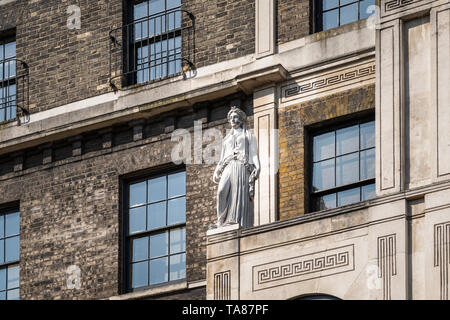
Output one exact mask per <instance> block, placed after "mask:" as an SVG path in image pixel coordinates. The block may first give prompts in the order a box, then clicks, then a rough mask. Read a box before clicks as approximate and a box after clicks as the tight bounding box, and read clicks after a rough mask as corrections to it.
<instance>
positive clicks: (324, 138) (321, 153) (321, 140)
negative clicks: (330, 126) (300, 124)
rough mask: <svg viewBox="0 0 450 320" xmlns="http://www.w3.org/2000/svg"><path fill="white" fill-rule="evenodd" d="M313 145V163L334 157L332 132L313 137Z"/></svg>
mask: <svg viewBox="0 0 450 320" xmlns="http://www.w3.org/2000/svg"><path fill="white" fill-rule="evenodd" d="M313 144H314V146H313V149H314V150H313V153H314V161H319V160H323V159H328V158H331V157H334V132H330V133H325V134H321V135H319V136H315V137H314V141H313Z"/></svg>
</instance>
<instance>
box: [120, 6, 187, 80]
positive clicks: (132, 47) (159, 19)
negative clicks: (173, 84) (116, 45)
mask: <svg viewBox="0 0 450 320" xmlns="http://www.w3.org/2000/svg"><path fill="white" fill-rule="evenodd" d="M132 13H133V14H132V25H131V26H130V27H129V28H128V30H126V32H127V33H128V34H127V36H128V38H129V39H130V38H131V41H130V42H129V53H130V54H132V55H133V57H127V59H128V61H127V64H128V67H129V69H130V71H132V73H131V74H129V76H128V80H129V82H130V83H143V82H148V81H154V80H158V79H162V78H166V77H169V76H171V75H175V74H177V73H180V72H181V46H182V43H181V23H182V21H181V20H182V12H181V0H147V1H135V2H133V7H132Z"/></svg>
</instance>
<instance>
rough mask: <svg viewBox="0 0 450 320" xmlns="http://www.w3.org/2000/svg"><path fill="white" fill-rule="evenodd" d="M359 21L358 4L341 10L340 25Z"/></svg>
mask: <svg viewBox="0 0 450 320" xmlns="http://www.w3.org/2000/svg"><path fill="white" fill-rule="evenodd" d="M357 20H358V3H355V4H352V5H349V6H346V7H343V8H341V21H340V25H341V26H342V25H344V24H347V23H350V22H353V21H357Z"/></svg>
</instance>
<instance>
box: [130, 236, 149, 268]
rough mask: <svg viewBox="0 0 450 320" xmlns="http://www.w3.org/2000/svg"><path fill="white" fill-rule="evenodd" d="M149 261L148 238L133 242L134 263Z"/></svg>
mask: <svg viewBox="0 0 450 320" xmlns="http://www.w3.org/2000/svg"><path fill="white" fill-rule="evenodd" d="M146 259H148V237H144V238H139V239H134V240H133V262H135V261H141V260H146Z"/></svg>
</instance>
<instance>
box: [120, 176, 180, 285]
mask: <svg viewBox="0 0 450 320" xmlns="http://www.w3.org/2000/svg"><path fill="white" fill-rule="evenodd" d="M127 190H128V201H127V209H128V210H127V218H128V219H127V221H128V227H127V243H128V258H127V268H128V286H129V289H130V291H133V290H135V289H137V288H142V287H149V286H153V285H157V284H162V283H167V282H170V281H175V280H180V279H184V278H186V173H185V172H184V171H178V172H171V173H168V174H165V175H160V176H152V177H149V178H146V179H143V180H139V181H134V182H132V183H130V184H128V187H127Z"/></svg>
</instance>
